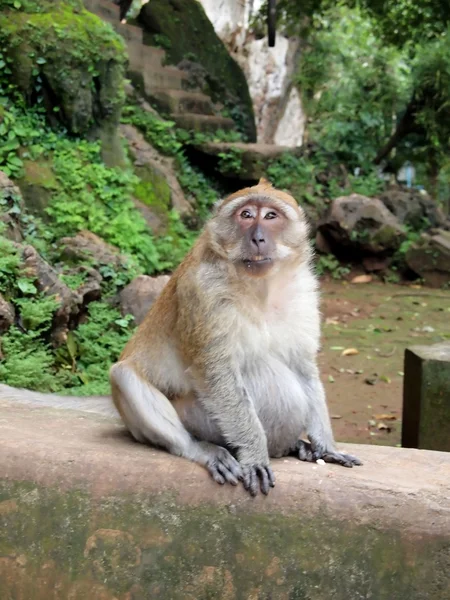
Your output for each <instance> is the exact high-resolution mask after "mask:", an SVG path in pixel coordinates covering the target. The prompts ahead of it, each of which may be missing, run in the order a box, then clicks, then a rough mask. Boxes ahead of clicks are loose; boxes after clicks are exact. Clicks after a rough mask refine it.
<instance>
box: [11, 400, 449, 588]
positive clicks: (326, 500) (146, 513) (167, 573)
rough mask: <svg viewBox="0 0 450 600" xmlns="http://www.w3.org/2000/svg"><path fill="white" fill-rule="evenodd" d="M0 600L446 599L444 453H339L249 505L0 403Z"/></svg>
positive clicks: (283, 465)
mask: <svg viewBox="0 0 450 600" xmlns="http://www.w3.org/2000/svg"><path fill="white" fill-rule="evenodd" d="M0 414H1V419H0V457H1V459H0V532H1V535H0V598H1V599H2V600H3V599H5V600H6V599H9V600H67V599H69V600H91V599H92V600H150V599H151V600H155V599H161V600H210V599H212V598H214V600H269V599H271V600H306V599H308V600H356V599H361V600H363V599H367V600H368V599H371V600H448V599H449V598H450V518H449V515H450V454H447V453H439V452H429V451H426V450H414V449H401V448H388V447H376V446H352V445H350V444H346V445H345V446H344V445H342V444H341V445H340V447H341V448H342V449H345V450H347V451H348V452H351V453H353V454H356V455H358V456H359V457H360V458H361V459H362V460H363V461H364V465H363V466H362V467H358V468H353V469H345V468H343V467H339V466H336V465H325V466H321V465H316V464H307V463H302V462H300V461H298V460H295V459H294V458H292V459H280V460H274V461H273V467H274V471H275V475H276V478H277V483H276V487H275V488H274V489H273V490H272V491H271V492H270V494H269V496H268V497H262V496H259V497H257V498H255V499H252V498H251V497H250V496H249V495H248V494H246V493H245V492H244V490H243V488H242V487H241V486H238V487H232V486H219V485H217V484H216V483H214V482H213V481H212V480H211V479H210V478H209V476H208V474H207V473H206V471H205V470H204V469H202V468H201V467H199V466H197V465H195V464H193V463H190V462H188V461H186V460H183V459H181V458H175V457H172V456H169V455H168V454H166V453H164V452H159V451H157V450H154V449H152V448H149V447H147V446H144V445H140V444H137V443H135V442H133V441H132V440H131V439H130V438H129V436H128V435H127V434H126V433H125V432H124V429H123V427H122V425H121V424H120V423H119V422H118V421H117V422H116V421H114V420H107V419H104V418H103V419H102V418H100V417H98V418H97V417H95V416H93V415H89V414H88V413H81V412H74V411H64V410H48V409H42V408H33V407H31V406H18V405H14V404H12V403H8V402H6V401H2V402H0Z"/></svg>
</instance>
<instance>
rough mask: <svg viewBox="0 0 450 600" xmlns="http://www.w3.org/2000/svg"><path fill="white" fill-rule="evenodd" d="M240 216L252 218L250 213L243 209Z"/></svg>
mask: <svg viewBox="0 0 450 600" xmlns="http://www.w3.org/2000/svg"><path fill="white" fill-rule="evenodd" d="M241 217H242V218H243V219H251V218H252V213H251V212H250V211H249V210H243V211H242V212H241Z"/></svg>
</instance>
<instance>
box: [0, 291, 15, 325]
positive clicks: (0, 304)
mask: <svg viewBox="0 0 450 600" xmlns="http://www.w3.org/2000/svg"><path fill="white" fill-rule="evenodd" d="M14 317H15V311H14V307H13V305H12V304H10V303H9V302H7V301H6V300H5V299H4V298H3V296H2V295H1V294H0V334H2V333H5V331H7V330H8V329H9V328H10V327H11V325H12V324H13V323H14Z"/></svg>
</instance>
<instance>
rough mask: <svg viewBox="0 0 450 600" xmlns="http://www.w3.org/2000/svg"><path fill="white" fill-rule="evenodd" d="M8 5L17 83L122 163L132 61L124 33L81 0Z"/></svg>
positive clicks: (6, 45)
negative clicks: (122, 117) (119, 131)
mask: <svg viewBox="0 0 450 600" xmlns="http://www.w3.org/2000/svg"><path fill="white" fill-rule="evenodd" d="M16 5H17V6H16ZM6 6H7V8H4V7H5V3H2V10H0V31H1V32H2V51H4V54H5V56H6V57H7V58H8V59H10V60H11V62H10V68H11V71H12V73H11V79H12V82H13V83H14V84H15V85H17V86H18V88H19V89H20V90H21V91H22V92H23V94H24V96H25V98H26V100H27V101H28V103H29V104H34V103H35V102H36V101H38V102H40V103H41V104H42V106H44V107H45V109H46V111H47V115H48V118H49V120H50V122H53V123H55V124H56V123H59V124H62V125H64V127H66V128H67V129H68V131H69V132H70V133H73V134H76V135H93V136H96V137H98V138H99V139H100V140H101V141H102V142H103V144H102V146H103V149H104V152H105V158H106V159H108V160H109V163H110V164H111V162H115V163H120V162H121V161H122V160H123V155H122V150H121V148H120V145H119V144H118V136H117V125H118V123H119V119H120V113H121V109H122V105H123V102H124V99H125V94H124V90H123V81H124V74H125V67H126V63H127V57H126V52H125V44H124V42H123V40H122V39H121V37H120V36H118V35H117V34H116V33H115V32H114V31H113V30H112V28H111V27H110V25H109V24H107V23H104V22H103V21H102V20H101V19H99V18H98V17H97V16H95V15H93V14H92V13H90V12H87V11H86V10H84V9H83V4H82V2H81V0H73V1H72V2H69V3H68V2H62V1H61V0H56V1H55V0H54V1H49V0H43V1H42V2H32V1H30V2H16V3H15V4H14V7H13V6H12V3H6ZM37 85H38V87H37ZM112 149H115V152H111V150H112ZM117 152H119V154H120V156H119V155H118V154H117Z"/></svg>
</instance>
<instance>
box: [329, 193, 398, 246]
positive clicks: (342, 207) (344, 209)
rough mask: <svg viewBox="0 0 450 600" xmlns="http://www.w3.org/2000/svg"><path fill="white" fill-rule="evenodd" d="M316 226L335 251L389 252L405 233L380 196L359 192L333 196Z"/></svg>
mask: <svg viewBox="0 0 450 600" xmlns="http://www.w3.org/2000/svg"><path fill="white" fill-rule="evenodd" d="M318 229H319V231H320V232H321V234H322V235H323V236H324V238H325V240H326V241H327V242H328V243H329V244H330V246H331V247H332V248H333V250H335V251H339V250H353V251H358V252H363V253H369V254H390V253H392V252H394V251H395V250H396V249H397V248H398V247H399V245H400V243H401V242H402V240H403V239H404V237H405V234H404V231H403V229H402V227H401V225H400V222H399V221H398V219H397V218H396V217H395V216H394V215H393V214H392V213H391V212H390V211H389V210H388V209H387V208H386V206H385V205H384V204H383V203H382V202H381V200H379V199H378V198H367V197H366V196H360V195H359V194H351V195H350V196H341V197H340V198H336V199H335V200H333V202H332V204H331V206H330V209H329V211H328V213H327V215H326V216H325V217H324V219H323V220H322V222H321V223H320V224H319V228H318Z"/></svg>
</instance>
